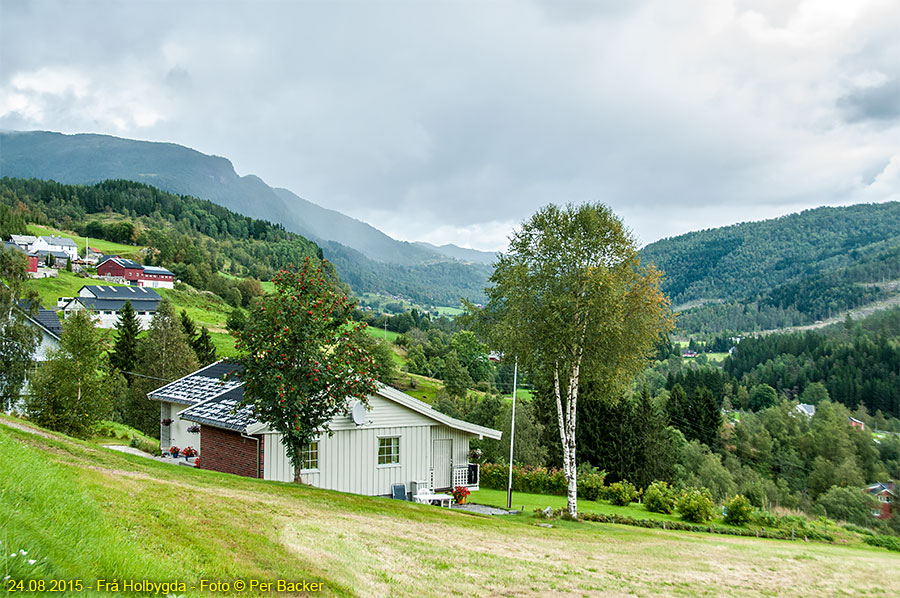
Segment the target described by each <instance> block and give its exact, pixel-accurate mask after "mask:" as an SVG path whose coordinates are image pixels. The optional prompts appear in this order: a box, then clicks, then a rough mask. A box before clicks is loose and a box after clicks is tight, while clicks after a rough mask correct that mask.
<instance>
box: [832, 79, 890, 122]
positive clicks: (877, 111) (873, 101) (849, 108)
mask: <svg viewBox="0 0 900 598" xmlns="http://www.w3.org/2000/svg"><path fill="white" fill-rule="evenodd" d="M838 106H839V107H840V108H841V111H842V112H843V114H844V115H845V118H846V120H847V122H851V123H853V122H862V121H868V120H875V121H880V120H896V119H897V118H898V117H900V78H894V79H893V80H888V81H885V82H884V83H882V84H881V85H878V86H872V87H863V88H856V89H854V90H853V91H852V92H851V93H849V94H847V95H845V96H843V97H842V98H840V99H839V100H838Z"/></svg>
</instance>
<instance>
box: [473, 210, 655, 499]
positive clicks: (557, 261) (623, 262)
mask: <svg viewBox="0 0 900 598" xmlns="http://www.w3.org/2000/svg"><path fill="white" fill-rule="evenodd" d="M490 281H491V283H492V285H493V286H491V287H490V288H488V289H486V293H487V296H488V305H487V307H486V308H485V309H484V310H483V313H482V318H481V328H482V330H483V331H484V332H485V333H486V334H487V335H488V336H489V338H491V340H492V341H493V345H494V346H496V347H497V348H499V349H502V350H503V352H504V353H505V354H506V355H507V356H509V357H510V358H512V357H518V359H519V362H520V364H521V365H522V366H524V367H525V368H526V369H528V370H530V371H533V372H540V373H541V375H543V376H545V377H547V378H549V379H550V380H552V388H553V395H554V397H555V400H556V407H557V413H558V420H557V421H558V428H559V432H560V439H561V444H562V457H563V470H564V472H565V475H566V479H567V480H568V483H569V500H568V512H569V513H570V514H571V515H573V516H576V515H577V470H576V454H575V449H576V428H577V425H576V424H577V413H578V389H579V379H580V377H581V374H582V371H586V372H590V373H591V376H592V377H593V378H594V380H596V381H597V383H598V384H599V385H600V387H601V388H602V389H603V391H602V392H603V393H604V394H605V395H606V397H608V398H614V397H616V396H617V395H618V393H619V392H620V391H621V390H622V389H623V388H624V386H625V385H626V384H627V382H628V381H629V380H630V379H631V378H632V377H633V376H634V375H635V374H637V373H638V372H639V371H640V370H641V369H642V368H643V366H644V364H645V363H646V359H647V357H648V356H649V355H650V353H651V352H652V351H653V348H654V346H655V345H656V343H657V341H658V338H659V334H660V332H661V331H666V330H668V328H670V327H671V317H670V314H669V311H668V302H667V301H666V299H665V297H664V296H663V295H662V293H661V292H660V291H659V282H660V273H659V271H658V270H656V269H655V268H652V267H644V266H642V265H641V264H640V261H639V260H638V258H637V247H636V245H635V242H634V239H633V238H632V237H631V235H630V234H629V233H628V232H627V231H626V229H625V227H624V226H623V224H622V222H621V221H620V220H619V219H618V218H617V217H616V216H615V215H614V214H613V213H612V211H611V210H610V209H609V208H607V207H606V206H603V205H602V204H593V205H582V206H578V207H576V206H572V205H569V206H567V207H565V208H560V207H558V206H554V205H550V206H547V207H546V208H543V209H542V210H540V211H539V212H537V213H536V214H535V215H534V216H532V218H531V219H530V220H528V221H527V222H525V223H524V224H523V225H522V228H521V229H519V230H517V231H515V232H514V233H513V236H512V239H511V241H510V245H509V249H508V250H507V252H506V253H505V254H504V255H502V256H501V257H500V258H499V260H498V262H497V265H496V268H495V270H494V273H493V275H492V276H491V278H490Z"/></svg>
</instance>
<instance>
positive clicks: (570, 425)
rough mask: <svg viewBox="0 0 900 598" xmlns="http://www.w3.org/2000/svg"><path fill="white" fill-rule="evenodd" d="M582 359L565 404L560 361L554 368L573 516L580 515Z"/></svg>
mask: <svg viewBox="0 0 900 598" xmlns="http://www.w3.org/2000/svg"><path fill="white" fill-rule="evenodd" d="M578 362H580V359H579V360H577V361H576V363H575V364H574V365H573V366H572V372H571V375H570V376H569V386H568V388H567V389H566V404H565V408H564V406H563V400H562V389H561V388H560V385H559V363H558V362H557V364H556V367H555V368H554V372H553V375H554V378H553V383H554V390H555V391H556V414H557V417H558V418H559V435H560V440H561V441H562V458H563V474H564V475H565V476H566V482H567V492H566V494H567V501H566V510H567V511H568V513H569V515H571V516H572V517H578V477H577V476H578V467H577V465H576V463H577V462H576V460H575V427H576V425H575V424H576V413H577V411H576V410H577V407H578V377H579V374H580V367H579V363H578Z"/></svg>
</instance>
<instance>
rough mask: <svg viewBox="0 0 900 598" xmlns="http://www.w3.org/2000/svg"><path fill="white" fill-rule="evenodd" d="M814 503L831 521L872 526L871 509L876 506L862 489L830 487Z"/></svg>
mask: <svg viewBox="0 0 900 598" xmlns="http://www.w3.org/2000/svg"><path fill="white" fill-rule="evenodd" d="M816 502H817V503H818V505H819V506H821V507H822V508H823V509H825V512H826V513H827V514H828V517H829V518H831V519H840V520H842V521H846V522H848V523H855V524H856V525H866V526H871V525H872V523H873V518H872V509H874V508H875V505H876V504H877V503H876V502H875V500H874V499H873V498H872V497H871V496H869V495H868V494H865V493H864V492H863V491H862V489H860V488H853V487H841V486H832V487H831V488H829V489H828V491H827V492H825V493H824V494H822V495H821V496H820V497H819V498H818V500H817V501H816Z"/></svg>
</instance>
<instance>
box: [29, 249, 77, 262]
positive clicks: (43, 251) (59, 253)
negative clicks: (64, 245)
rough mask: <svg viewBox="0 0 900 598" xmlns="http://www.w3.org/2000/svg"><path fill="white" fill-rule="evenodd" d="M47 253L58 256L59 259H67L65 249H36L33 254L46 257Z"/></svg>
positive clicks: (67, 255)
mask: <svg viewBox="0 0 900 598" xmlns="http://www.w3.org/2000/svg"><path fill="white" fill-rule="evenodd" d="M48 253H49V254H50V255H52V256H53V257H55V258H59V259H61V260H67V259H69V254H68V253H66V252H65V251H48V250H46V249H38V250H37V251H35V252H34V255H38V256H40V257H47V254H48Z"/></svg>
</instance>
